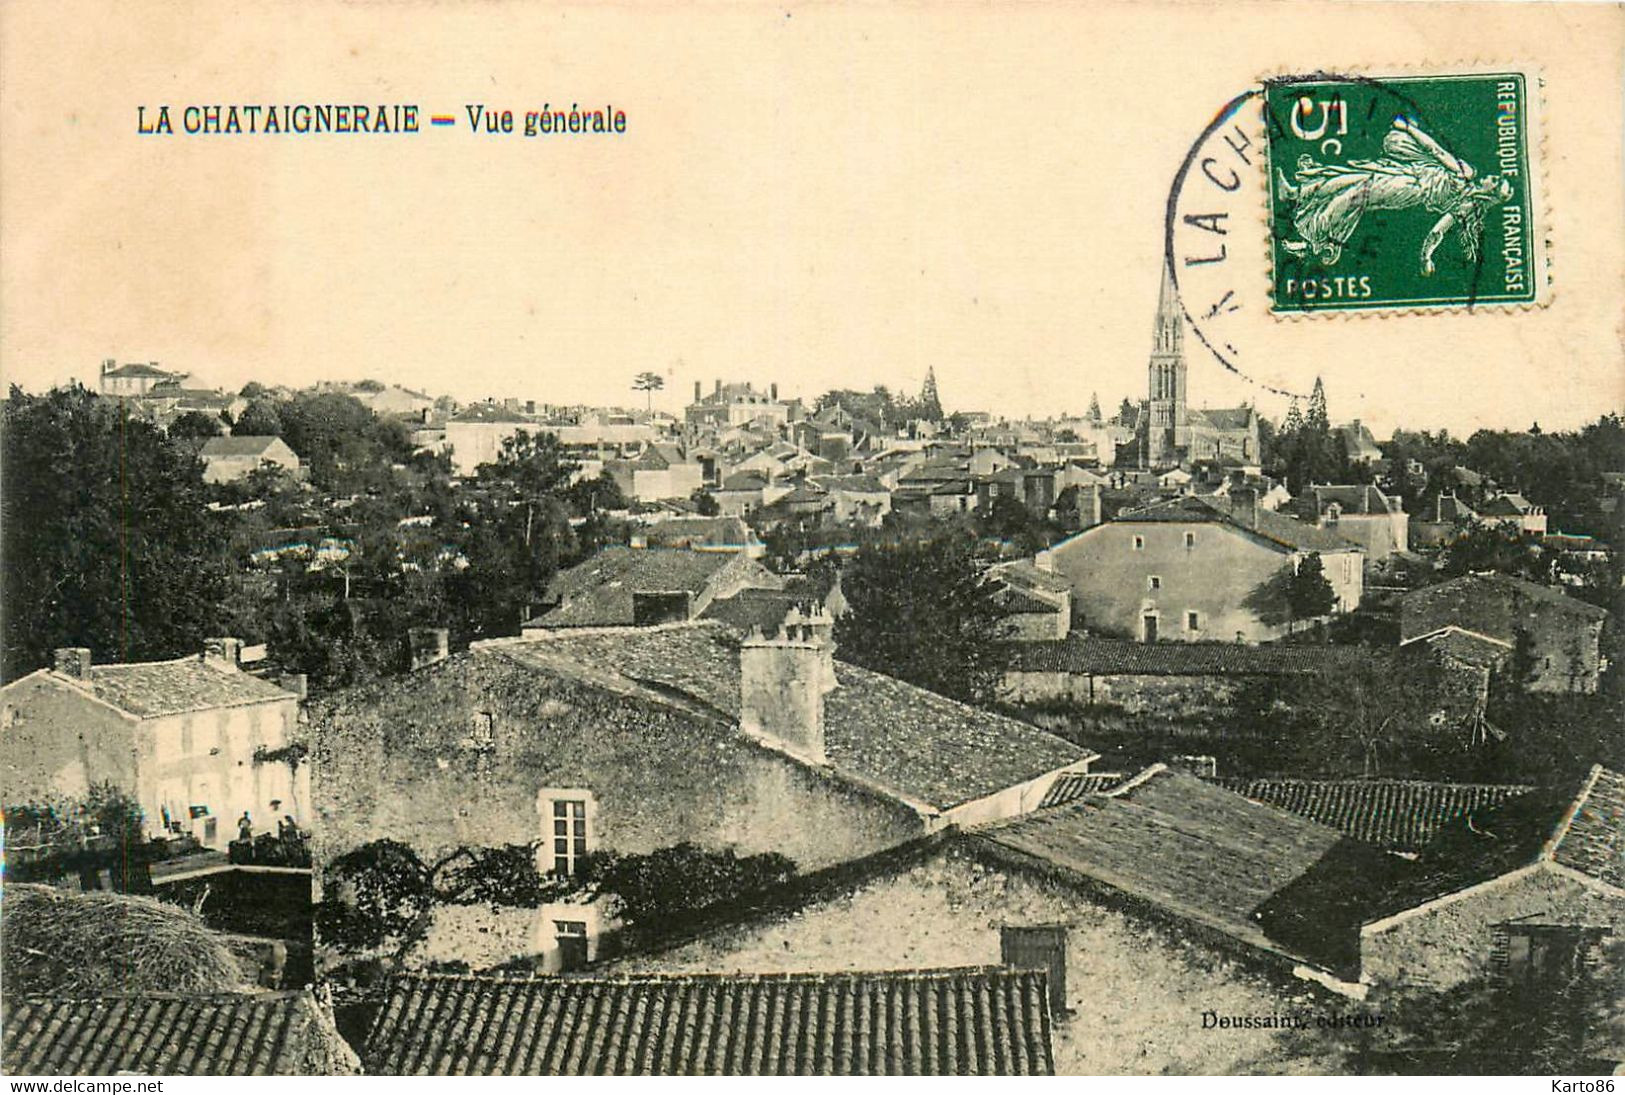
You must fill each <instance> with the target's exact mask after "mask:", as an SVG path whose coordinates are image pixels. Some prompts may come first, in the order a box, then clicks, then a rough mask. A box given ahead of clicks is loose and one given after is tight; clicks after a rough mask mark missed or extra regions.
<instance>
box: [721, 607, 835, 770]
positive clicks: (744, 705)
mask: <svg viewBox="0 0 1625 1095" xmlns="http://www.w3.org/2000/svg"><path fill="white" fill-rule="evenodd" d="M833 626H834V622H833V621H832V620H831V619H830V618H829V616H828V615H827V614H826V613H824V612H822V611H819V610H816V609H815V610H814V611H813V612H812V613H810V614H805V615H804V614H802V613H801V612H799V611H798V610H795V609H792V610H791V611H790V614H789V615H788V616H786V617H785V620H784V624H783V625H782V626H781V627H780V628H779V632H778V634H777V635H775V636H773V637H772V638H767V637H765V636H763V635H762V634H761V632H760V631H756V632H753V633H752V634H751V636H750V637H749V638H747V639H745V640H744V641H743V642H742V643H740V645H739V689H740V704H739V728H740V730H742V731H743V732H744V733H745V734H746V735H747V736H748V737H752V738H756V739H757V740H759V741H762V742H764V743H765V744H767V745H770V746H772V747H773V748H777V749H782V750H783V751H784V752H786V753H790V754H791V755H793V756H797V757H801V758H803V759H805V760H808V761H811V762H812V763H814V764H827V763H829V758H828V756H827V755H826V754H825V751H824V697H825V696H826V695H827V694H828V693H829V692H831V691H832V690H834V688H835V660H834V654H835V644H834V642H833V641H832V639H831V632H832V630H833Z"/></svg>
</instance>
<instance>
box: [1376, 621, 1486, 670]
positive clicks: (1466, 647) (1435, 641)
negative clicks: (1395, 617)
mask: <svg viewBox="0 0 1625 1095" xmlns="http://www.w3.org/2000/svg"><path fill="white" fill-rule="evenodd" d="M1412 643H1425V644H1426V645H1427V648H1428V649H1429V650H1431V651H1433V652H1434V653H1435V654H1442V655H1444V656H1445V657H1447V658H1451V659H1453V660H1455V661H1458V662H1462V663H1465V664H1467V665H1474V666H1478V667H1480V668H1488V669H1493V668H1495V667H1496V666H1498V665H1500V664H1501V663H1502V662H1504V661H1506V660H1507V659H1508V658H1509V657H1511V656H1512V644H1511V643H1509V642H1505V641H1503V640H1501V639H1490V638H1486V637H1485V636H1483V635H1477V634H1474V633H1473V632H1471V631H1463V630H1462V629H1461V628H1459V627H1454V626H1452V627H1446V628H1441V629H1440V630H1438V631H1434V632H1431V633H1429V634H1427V635H1418V636H1416V637H1415V638H1413V639H1406V640H1405V641H1404V642H1402V643H1400V644H1399V645H1401V646H1404V647H1407V648H1408V647H1410V645H1411V644H1412Z"/></svg>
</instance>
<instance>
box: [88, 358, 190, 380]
mask: <svg viewBox="0 0 1625 1095" xmlns="http://www.w3.org/2000/svg"><path fill="white" fill-rule="evenodd" d="M101 375H102V376H111V377H130V376H177V377H178V376H185V375H186V374H185V373H172V372H170V371H169V370H168V369H160V368H158V367H157V366H155V365H148V364H146V363H144V362H140V361H134V362H131V363H130V364H128V365H120V366H119V367H118V368H116V369H109V370H108V371H107V372H105V373H102V374H101Z"/></svg>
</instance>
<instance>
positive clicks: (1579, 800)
mask: <svg viewBox="0 0 1625 1095" xmlns="http://www.w3.org/2000/svg"><path fill="white" fill-rule="evenodd" d="M1601 776H1602V765H1600V764H1593V765H1592V766H1591V771H1590V772H1589V773H1588V774H1587V775H1586V778H1585V782H1584V783H1583V784H1581V786H1580V793H1579V794H1577V795H1575V796H1574V801H1573V802H1570V803H1569V805H1568V809H1566V810H1564V811H1563V816H1562V817H1561V818H1559V819H1558V822H1557V828H1555V829H1553V830H1552V835H1551V836H1549V837H1547V838H1546V843H1545V844H1543V845H1541V849H1540V854H1539V855H1537V856H1536V857H1535V860H1536V862H1542V861H1544V862H1547V863H1550V862H1552V861H1553V860H1554V859H1555V857H1556V855H1557V849H1558V846H1559V845H1561V844H1562V843H1563V838H1564V837H1566V836H1568V835H1569V829H1570V828H1571V827H1573V825H1574V817H1575V815H1576V814H1578V813H1579V812H1580V808H1581V807H1582V806H1584V805H1585V803H1586V799H1588V798H1590V797H1591V791H1592V788H1594V787H1596V786H1597V780H1598V778H1600V777H1601Z"/></svg>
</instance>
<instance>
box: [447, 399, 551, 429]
mask: <svg viewBox="0 0 1625 1095" xmlns="http://www.w3.org/2000/svg"><path fill="white" fill-rule="evenodd" d="M452 421H453V422H511V423H513V424H515V425H518V424H520V423H525V422H529V421H530V419H528V418H526V417H525V416H524V415H522V414H520V413H519V412H517V411H510V410H508V408H506V407H504V406H502V405H501V404H498V403H475V404H474V405H473V406H471V407H468V408H466V409H464V410H462V411H460V412H458V413H457V414H456V415H455V416H454V417H453V418H452ZM537 428H538V430H540V429H541V427H537Z"/></svg>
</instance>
